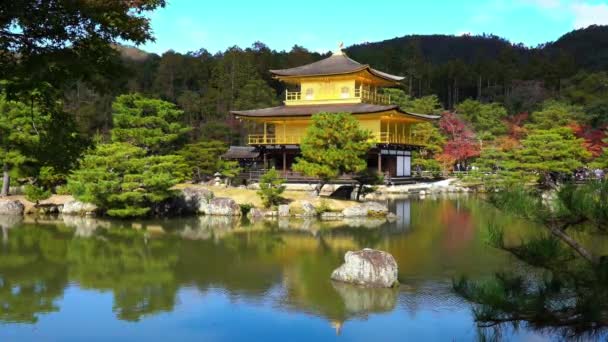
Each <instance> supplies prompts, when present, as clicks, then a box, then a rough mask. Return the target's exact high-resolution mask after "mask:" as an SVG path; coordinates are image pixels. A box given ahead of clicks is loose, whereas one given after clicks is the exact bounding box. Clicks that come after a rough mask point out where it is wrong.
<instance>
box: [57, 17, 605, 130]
mask: <svg viewBox="0 0 608 342" xmlns="http://www.w3.org/2000/svg"><path fill="white" fill-rule="evenodd" d="M117 48H118V49H119V50H120V52H121V58H122V60H123V65H124V66H125V68H126V72H124V73H122V75H123V77H122V78H118V79H114V80H113V81H112V82H113V86H112V87H109V88H108V89H106V90H109V94H100V93H95V92H92V91H90V90H89V89H85V88H84V87H83V85H82V84H75V85H74V87H72V88H71V89H69V90H67V95H68V101H67V107H68V108H69V109H70V111H71V112H73V113H74V114H76V115H77V118H78V122H79V123H80V126H81V129H82V130H84V131H91V130H92V131H105V130H107V129H109V123H110V122H111V120H110V117H109V115H110V103H111V101H112V98H113V97H114V96H115V95H118V94H122V93H128V92H141V93H144V94H147V95H151V96H155V97H156V96H157V97H160V98H162V99H164V100H168V101H171V102H174V103H176V104H177V105H178V106H180V107H181V108H182V109H183V110H185V111H186V117H187V120H188V123H190V124H192V125H193V126H194V127H195V128H197V130H196V131H198V128H201V127H202V126H201V125H202V124H204V123H208V122H213V121H217V120H219V121H222V122H224V121H225V120H226V119H227V118H228V117H227V113H228V111H229V110H231V109H249V108H255V107H262V106H268V105H273V104H278V103H279V102H280V100H281V98H282V93H283V91H284V88H283V85H282V84H280V83H278V82H276V81H275V80H273V79H272V78H271V75H270V74H269V72H268V70H269V69H271V68H274V69H277V68H286V67H293V66H298V65H302V64H305V63H309V62H312V61H315V60H319V59H321V58H324V57H326V56H327V55H321V54H318V53H314V52H310V51H308V50H306V49H305V48H304V47H301V46H298V45H295V46H294V47H293V48H292V49H291V50H290V51H275V50H272V49H271V48H270V47H268V46H266V45H264V44H263V43H259V42H258V43H255V44H254V45H253V46H251V47H248V48H239V47H232V48H229V49H227V50H226V51H223V52H219V53H216V54H211V53H210V52H208V51H206V50H205V49H201V50H199V51H194V52H191V53H187V54H180V53H175V52H172V51H168V52H166V53H164V54H163V55H162V56H158V55H156V54H148V53H146V52H144V51H141V50H138V49H136V48H131V47H123V46H119V47H117ZM346 52H347V53H348V55H349V56H350V57H351V58H353V59H355V60H357V61H359V62H361V63H368V64H370V65H373V66H374V67H376V68H378V69H380V70H385V71H387V72H390V73H393V74H399V75H405V76H407V77H406V79H405V80H404V82H403V84H402V86H401V88H402V89H403V90H404V91H405V92H406V94H408V95H410V96H413V97H421V96H426V95H437V96H438V98H439V100H440V102H441V104H442V105H443V107H444V108H446V109H453V108H454V107H455V106H456V105H457V104H458V103H460V102H462V101H464V100H466V99H476V100H479V101H481V102H500V103H502V104H504V105H505V107H506V108H507V110H508V111H509V114H517V113H520V112H529V111H532V110H534V109H536V108H537V107H538V105H539V104H540V103H541V102H543V101H544V100H546V99H548V98H561V97H563V96H569V95H571V94H568V93H567V91H566V90H568V89H569V88H572V87H573V86H578V84H579V83H581V82H583V83H585V82H586V81H585V80H587V81H588V78H589V75H587V76H586V73H591V72H601V71H602V70H605V69H606V68H607V64H608V27H606V26H591V27H589V28H587V29H583V30H577V31H573V32H570V33H568V34H566V35H564V36H563V37H561V38H560V39H558V40H557V41H555V42H551V43H548V44H545V45H542V46H538V47H536V48H527V47H524V46H522V45H514V44H512V43H510V42H508V41H506V40H504V39H502V38H500V37H496V36H492V35H484V36H447V35H430V36H422V35H412V36H405V37H400V38H394V39H390V40H385V41H382V42H375V43H366V44H360V45H354V46H351V47H348V48H347V49H346ZM596 76H597V75H596ZM587 86H588V87H592V88H594V89H593V90H592V89H588V90H589V91H596V92H597V91H598V90H599V89H597V87H593V85H590V84H587ZM598 86H601V83H600V84H598ZM575 97H576V99H575V102H577V101H578V102H581V99H580V96H575ZM582 102H585V101H582ZM581 104H584V103H581Z"/></svg>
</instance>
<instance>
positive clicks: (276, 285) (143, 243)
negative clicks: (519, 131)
mask: <svg viewBox="0 0 608 342" xmlns="http://www.w3.org/2000/svg"><path fill="white" fill-rule="evenodd" d="M389 205H390V207H391V210H392V211H393V212H395V213H397V214H398V215H399V219H398V220H397V221H396V222H392V223H386V222H382V221H373V220H371V221H369V220H366V221H351V222H347V223H344V222H325V223H320V222H305V221H297V220H291V221H281V222H258V223H255V224H251V223H249V222H248V221H246V220H243V221H241V220H239V221H234V222H233V221H231V220H229V219H225V218H208V217H201V218H190V219H170V220H163V221H143V222H124V221H122V222H117V221H105V220H96V219H85V218H69V217H66V218H64V219H60V220H38V221H33V220H31V219H29V220H25V221H23V222H17V221H15V222H8V220H7V219H6V218H5V219H4V221H3V222H1V223H2V225H3V227H4V228H3V235H2V244H1V246H0V341H81V340H87V341H108V340H112V341H135V340H137V341H140V340H146V341H168V340H174V341H187V340H196V341H214V340H230V341H234V340H263V339H266V340H287V341H296V340H302V341H310V340H316V341H325V340H330V341H331V340H360V341H370V340H373V341H385V340H411V341H446V340H449V341H470V340H477V339H479V338H480V333H481V332H480V331H479V330H478V329H477V328H476V325H475V322H474V319H473V315H472V306H471V305H470V304H469V303H467V302H465V301H463V300H462V299H461V298H459V297H458V296H457V295H456V294H455V293H454V292H453V291H452V279H454V278H456V277H459V276H461V275H467V276H469V277H471V278H474V279H481V278H485V277H490V276H492V275H493V274H495V273H496V272H500V271H505V270H513V269H514V268H518V267H520V266H521V265H519V264H518V263H517V262H516V261H515V260H514V259H513V258H511V257H510V256H508V255H507V254H506V253H504V252H502V251H499V250H496V249H493V248H491V247H489V246H487V244H486V243H485V231H486V230H485V227H486V224H487V223H488V222H491V221H495V220H499V221H501V222H503V223H506V224H507V225H508V227H509V230H508V237H509V238H510V239H515V240H516V239H519V238H521V237H523V236H526V235H527V234H531V233H533V232H534V231H535V230H537V229H538V228H536V227H532V226H530V225H529V224H528V223H525V222H522V221H519V220H516V219H514V218H512V217H508V216H505V215H504V214H501V213H498V212H497V211H495V210H494V209H493V208H491V207H489V206H488V205H487V204H485V203H484V202H483V201H481V200H479V199H476V198H472V197H470V198H469V197H460V198H451V199H448V198H443V199H426V200H409V199H404V200H393V201H390V203H389ZM0 221H1V220H0ZM8 227H10V228H8ZM125 227H126V228H129V229H121V228H125ZM365 247H371V248H377V249H382V250H386V251H388V252H390V253H392V254H393V256H394V257H395V259H396V260H397V263H398V264H399V279H400V282H401V286H400V287H399V288H398V289H395V290H389V289H382V290H372V289H361V288H356V287H352V286H348V285H343V284H337V283H332V282H331V281H330V280H329V275H330V273H331V271H332V270H333V269H334V268H336V267H337V266H339V265H340V264H341V262H342V260H343V255H344V253H345V252H346V251H348V250H356V249H361V248H365ZM501 336H502V337H503V338H505V339H508V340H525V341H529V340H546V339H552V338H554V337H555V336H550V335H546V334H541V333H538V332H534V331H529V330H527V329H526V328H525V327H520V328H519V329H518V330H514V329H512V328H507V329H504V330H503V331H501Z"/></svg>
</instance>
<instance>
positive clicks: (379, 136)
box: [247, 132, 424, 146]
mask: <svg viewBox="0 0 608 342" xmlns="http://www.w3.org/2000/svg"><path fill="white" fill-rule="evenodd" d="M301 141H302V136H301V135H280V134H279V135H272V134H266V135H264V134H250V135H249V136H248V138H247V143H248V144H249V145H299V144H300V143H301ZM370 142H372V143H377V144H402V145H413V146H424V143H423V142H422V141H421V140H420V139H418V138H417V137H415V136H406V135H401V134H394V133H389V132H376V133H373V136H372V139H371V140H370Z"/></svg>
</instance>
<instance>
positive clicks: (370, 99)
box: [285, 87, 391, 105]
mask: <svg viewBox="0 0 608 342" xmlns="http://www.w3.org/2000/svg"><path fill="white" fill-rule="evenodd" d="M345 95H348V94H345ZM349 99H360V100H361V102H365V103H374V104H385V105H388V104H391V96H390V95H384V94H380V93H378V92H377V91H371V90H368V89H364V88H363V87H358V88H355V91H354V93H353V96H352V97H351V96H346V97H344V96H340V97H338V98H335V99H331V98H322V99H315V98H314V96H313V99H304V101H306V102H311V103H315V102H322V101H334V100H335V101H336V102H340V101H344V100H349ZM296 101H302V93H301V92H299V91H289V90H286V91H285V102H296Z"/></svg>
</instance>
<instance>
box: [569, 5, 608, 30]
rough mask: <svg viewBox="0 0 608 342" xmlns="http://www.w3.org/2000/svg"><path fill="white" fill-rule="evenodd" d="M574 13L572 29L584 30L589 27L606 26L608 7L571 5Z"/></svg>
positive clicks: (607, 23) (607, 22)
mask: <svg viewBox="0 0 608 342" xmlns="http://www.w3.org/2000/svg"><path fill="white" fill-rule="evenodd" d="M572 12H573V13H574V28H577V29H578V28H585V27H587V26H589V25H608V5H607V4H598V5H591V4H586V3H582V2H579V3H575V4H573V5H572Z"/></svg>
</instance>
